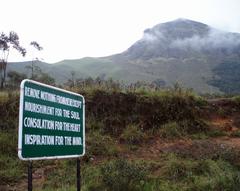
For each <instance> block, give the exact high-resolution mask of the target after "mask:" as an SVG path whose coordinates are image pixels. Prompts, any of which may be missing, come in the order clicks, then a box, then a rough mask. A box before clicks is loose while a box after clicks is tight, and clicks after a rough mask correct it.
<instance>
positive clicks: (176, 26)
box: [144, 18, 210, 39]
mask: <svg viewBox="0 0 240 191" xmlns="http://www.w3.org/2000/svg"><path fill="white" fill-rule="evenodd" d="M209 30H210V27H209V26H208V25H206V24H203V23H200V22H197V21H192V20H189V19H184V18H179V19H176V20H173V21H170V22H165V23H161V24H158V25H155V26H154V27H152V28H150V29H146V30H145V31H144V35H153V36H155V37H161V36H164V38H169V39H184V38H190V37H193V36H196V35H197V36H205V35H207V34H208V32H209Z"/></svg>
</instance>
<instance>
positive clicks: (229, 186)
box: [162, 155, 240, 191]
mask: <svg viewBox="0 0 240 191" xmlns="http://www.w3.org/2000/svg"><path fill="white" fill-rule="evenodd" d="M164 163H165V164H164V165H163V169H162V171H163V172H162V173H163V175H162V178H163V179H168V180H169V181H171V182H172V184H173V185H174V184H175V185H179V186H181V189H180V190H184V191H185V190H186V191H187V190H189V191H190V190H199V191H200V190H202V191H203V190H209V191H215V190H229V191H230V190H238V187H239V185H240V173H239V172H238V170H237V169H236V168H235V167H233V166H232V165H231V164H229V163H228V162H226V161H224V160H221V159H220V160H216V161H214V160H211V159H206V160H189V159H181V158H179V157H177V156H176V155H168V157H167V158H166V160H165V162H164ZM186 183H187V184H186Z"/></svg>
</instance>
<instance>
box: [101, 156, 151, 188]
mask: <svg viewBox="0 0 240 191" xmlns="http://www.w3.org/2000/svg"><path fill="white" fill-rule="evenodd" d="M101 174H102V180H103V184H104V185H105V186H106V188H107V190H109V191H112V190H114V191H138V190H139V191H140V190H142V186H143V185H144V183H145V180H146V170H145V168H144V167H143V166H142V165H139V164H133V163H130V162H127V161H126V160H123V159H119V160H116V161H113V162H110V163H108V164H105V165H103V166H102V168H101Z"/></svg>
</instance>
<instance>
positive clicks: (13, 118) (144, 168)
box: [0, 88, 240, 191]
mask: <svg viewBox="0 0 240 191" xmlns="http://www.w3.org/2000/svg"><path fill="white" fill-rule="evenodd" d="M18 96H19V95H18V94H17V93H14V94H8V93H3V94H0V100H1V101H0V104H1V105H0V131H1V133H0V152H1V155H0V185H17V184H19V182H20V181H23V180H24V179H26V172H27V163H24V162H22V161H20V160H19V159H18V157H17V124H18V104H19V103H18V99H19V97H18ZM85 96H86V101H87V102H86V105H87V107H86V115H87V116H86V118H87V119H86V135H87V139H86V142H87V144H86V145H87V149H86V151H87V152H86V156H85V157H83V158H82V172H81V173H82V191H112V190H114V191H128V190H129V191H140V190H141V191H158V190H159V191H160V190H161V191H170V190H173V191H175V190H176V191H178V190H179V191H180V190H181V191H190V190H196V191H198V190H199V191H201V190H209V191H216V190H226V191H228V190H229V191H230V190H233V191H234V190H238V188H239V187H240V183H239V182H240V176H239V158H240V155H239V153H238V152H237V151H235V150H231V149H229V150H227V149H226V148H225V150H223V149H219V148H215V147H211V145H209V144H208V143H207V142H206V144H205V145H203V146H204V148H205V147H206V148H209V150H208V151H206V152H205V151H204V150H203V149H199V151H195V150H194V151H195V152H193V150H190V151H188V150H187V149H185V150H184V151H181V152H170V153H167V154H161V155H159V158H158V159H155V160H151V159H150V158H151V157H149V158H147V159H146V160H144V161H140V159H138V158H137V157H136V156H133V155H132V156H131V158H128V157H126V158H122V157H123V156H127V155H128V152H134V151H135V150H137V149H138V148H141V147H144V145H145V146H146V145H147V144H148V142H150V141H151V139H152V138H153V137H159V138H161V139H167V140H174V139H175V140H176V139H184V138H188V139H206V140H207V139H208V138H209V137H210V136H214V137H217V136H222V135H225V134H224V132H222V131H219V130H214V131H212V130H211V129H210V128H209V124H208V122H207V121H206V119H204V118H203V114H204V113H205V112H206V110H207V109H208V107H210V106H209V105H208V103H207V102H206V100H204V99H203V98H201V97H198V96H195V95H193V94H192V92H189V91H183V90H181V89H179V88H176V89H175V91H172V90H171V91H170V90H167V91H160V92H156V91H153V92H147V91H145V90H141V91H135V92H129V93H126V92H125V93H123V92H118V91H115V90H114V91H113V90H112V91H110V92H107V91H102V90H101V91H100V90H97V91H95V90H92V91H91V92H85ZM233 100H234V102H233V104H239V98H238V97H235V98H233ZM237 106H238V105H237ZM206 108H207V109H206ZM214 109H215V108H213V109H212V110H211V108H210V111H214ZM234 109H236V108H234ZM207 111H208V110H207ZM225 113H227V112H225V111H224V114H225ZM232 136H235V137H238V136H239V132H236V133H235V134H232ZM120 145H125V146H127V149H126V150H124V151H123V150H121V148H120ZM195 146H196V145H195ZM196 148H199V145H197V147H196ZM145 149H148V148H147V146H146V148H145ZM203 151H204V152H203ZM226 151H227V152H226ZM193 154H194V155H193ZM75 165H76V161H75V160H59V161H38V162H34V170H35V171H36V169H43V176H44V182H43V183H42V184H41V185H39V188H36V189H38V190H59V191H62V190H76V187H75V184H76V166H75Z"/></svg>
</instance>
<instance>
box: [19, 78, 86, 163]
mask: <svg viewBox="0 0 240 191" xmlns="http://www.w3.org/2000/svg"><path fill="white" fill-rule="evenodd" d="M26 82H30V83H33V84H36V85H39V86H43V87H46V88H50V89H54V90H56V91H60V92H63V93H67V94H71V95H75V96H80V97H81V98H82V102H83V103H82V112H83V113H82V115H83V118H82V131H83V132H82V136H83V137H82V147H83V152H82V154H79V155H63V156H43V157H33V158H31V157H29V158H26V157H23V156H22V149H23V145H22V143H23V142H22V140H23V137H22V136H23V109H24V107H23V104H24V87H25V83H26ZM84 154H85V99H84V97H83V96H82V95H80V94H77V93H74V92H70V91H67V90H64V89H61V88H57V87H54V86H50V85H46V84H43V83H40V82H36V81H33V80H29V79H25V80H23V81H22V82H21V85H20V107H19V129H18V157H19V158H20V159H21V160H25V161H31V160H44V159H64V158H78V157H81V156H83V155H84Z"/></svg>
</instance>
